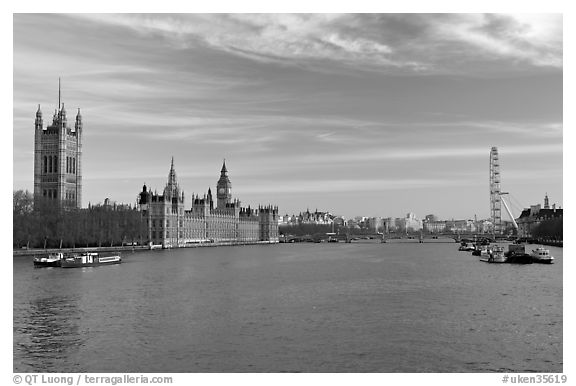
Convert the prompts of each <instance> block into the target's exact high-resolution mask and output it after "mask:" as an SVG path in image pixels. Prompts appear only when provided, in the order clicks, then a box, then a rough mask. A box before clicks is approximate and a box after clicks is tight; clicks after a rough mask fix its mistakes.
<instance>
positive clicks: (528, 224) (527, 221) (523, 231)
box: [516, 195, 563, 237]
mask: <svg viewBox="0 0 576 386" xmlns="http://www.w3.org/2000/svg"><path fill="white" fill-rule="evenodd" d="M562 212H563V211H562V209H561V208H556V204H554V205H552V208H550V204H549V200H548V195H546V196H545V197H544V208H542V207H541V206H540V204H537V205H531V206H530V208H527V209H524V210H523V211H522V213H521V214H520V217H518V218H517V219H516V223H517V224H518V236H519V237H532V232H533V230H534V229H535V228H536V227H537V226H538V225H540V223H541V222H542V221H546V220H552V219H562Z"/></svg>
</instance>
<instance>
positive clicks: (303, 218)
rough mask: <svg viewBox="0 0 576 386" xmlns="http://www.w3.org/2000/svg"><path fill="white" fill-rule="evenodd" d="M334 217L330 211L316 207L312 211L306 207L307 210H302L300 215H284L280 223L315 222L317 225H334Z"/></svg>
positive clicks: (298, 223)
mask: <svg viewBox="0 0 576 386" xmlns="http://www.w3.org/2000/svg"><path fill="white" fill-rule="evenodd" d="M334 217H335V216H333V215H332V214H330V212H320V211H318V209H316V210H315V211H314V212H310V210H309V209H306V212H300V213H299V214H298V215H294V214H293V215H291V216H290V215H288V214H286V215H284V216H282V221H281V222H280V225H301V224H315V225H332V223H333V222H334Z"/></svg>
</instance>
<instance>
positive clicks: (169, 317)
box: [13, 243, 563, 373]
mask: <svg viewBox="0 0 576 386" xmlns="http://www.w3.org/2000/svg"><path fill="white" fill-rule="evenodd" d="M457 247H458V245H457V244H448V243H446V244H444V243H424V244H418V243H416V244H401V243H398V244H375V243H365V244H362V243H358V244H343V243H328V244H323V243H322V244H307V243H306V244H278V245H267V246H266V245H261V246H257V245H254V246H236V247H217V248H193V249H175V250H164V251H146V252H136V253H125V254H124V255H123V263H122V264H120V265H114V266H102V267H92V268H79V269H61V268H34V267H33V265H32V259H31V258H29V257H26V258H23V257H14V258H13V263H14V268H13V275H14V295H13V300H14V331H13V333H14V340H13V352H14V357H13V359H14V362H13V369H14V371H15V372H133V373H143V372H146V373H147V372H168V373H186V372H498V371H503V372H512V371H517V372H562V368H563V363H562V361H563V357H562V260H563V259H562V249H561V248H554V247H550V251H551V254H552V255H553V256H554V257H555V258H556V262H555V264H553V265H540V264H532V265H511V264H487V263H483V262H480V261H478V258H477V257H475V256H472V255H471V254H470V253H469V252H458V251H457ZM527 249H529V247H528V248H527Z"/></svg>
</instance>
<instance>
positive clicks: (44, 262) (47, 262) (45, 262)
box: [34, 252, 64, 267]
mask: <svg viewBox="0 0 576 386" xmlns="http://www.w3.org/2000/svg"><path fill="white" fill-rule="evenodd" d="M62 259H64V254H63V253H62V252H57V253H50V254H49V255H48V256H42V257H35V258H34V266H35V267H60V265H61V263H62Z"/></svg>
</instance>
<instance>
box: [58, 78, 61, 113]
mask: <svg viewBox="0 0 576 386" xmlns="http://www.w3.org/2000/svg"><path fill="white" fill-rule="evenodd" d="M61 100H62V99H61V87H60V77H58V110H60V102H61Z"/></svg>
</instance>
